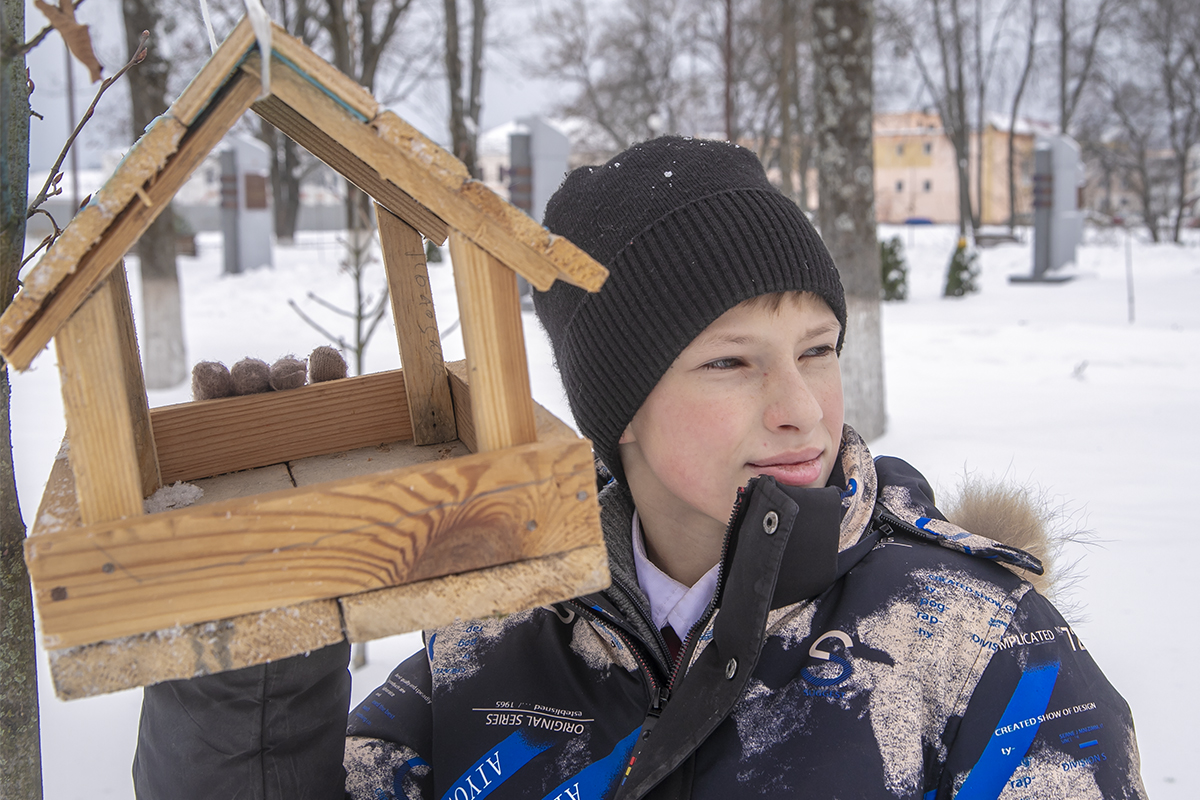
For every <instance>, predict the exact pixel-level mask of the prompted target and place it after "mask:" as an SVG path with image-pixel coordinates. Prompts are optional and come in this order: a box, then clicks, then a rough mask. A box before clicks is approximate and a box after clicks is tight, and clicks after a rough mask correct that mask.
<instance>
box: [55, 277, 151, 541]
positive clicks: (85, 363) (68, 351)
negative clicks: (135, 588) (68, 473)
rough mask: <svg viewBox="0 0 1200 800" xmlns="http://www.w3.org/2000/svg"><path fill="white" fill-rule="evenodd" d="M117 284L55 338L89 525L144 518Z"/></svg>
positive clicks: (99, 293)
mask: <svg viewBox="0 0 1200 800" xmlns="http://www.w3.org/2000/svg"><path fill="white" fill-rule="evenodd" d="M117 307H118V306H117V301H116V300H114V298H113V284H112V281H105V282H104V283H102V284H101V285H100V288H99V289H97V290H96V292H95V294H93V295H92V296H91V297H90V298H88V300H87V301H86V302H85V303H84V304H83V305H82V306H81V307H80V308H79V310H78V311H76V312H75V313H74V314H73V315H72V316H71V318H70V319H68V320H67V322H66V324H64V325H63V326H62V328H61V329H60V330H59V332H58V335H57V336H56V337H55V344H56V346H57V350H58V366H59V372H60V373H61V375H62V394H63V412H64V413H65V415H66V417H67V428H68V430H70V432H71V469H72V471H73V472H74V474H75V495H76V497H77V499H78V501H79V512H80V515H81V517H82V519H83V522H84V524H85V525H90V524H92V523H97V522H109V521H111V520H115V519H121V518H122V517H133V516H138V515H140V514H141V513H142V475H141V471H140V469H139V468H138V464H139V461H138V451H137V444H136V441H135V435H134V426H135V419H134V414H133V413H132V411H131V404H130V398H129V393H128V391H127V386H126V375H125V365H124V364H123V363H122V356H123V355H124V353H125V346H124V345H125V343H124V342H123V341H122V339H121V329H120V326H119V324H118V321H117V314H116V309H117Z"/></svg>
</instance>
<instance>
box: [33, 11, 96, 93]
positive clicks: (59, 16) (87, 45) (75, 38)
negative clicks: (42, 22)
mask: <svg viewBox="0 0 1200 800" xmlns="http://www.w3.org/2000/svg"><path fill="white" fill-rule="evenodd" d="M33 3H34V5H36V6H37V7H38V10H39V11H41V12H42V13H43V14H45V15H46V19H48V20H50V24H51V25H53V26H54V28H55V30H57V31H58V32H59V33H60V34H62V37H63V41H64V42H66V43H67V47H68V48H70V50H71V53H72V54H73V55H74V56H75V58H77V59H79V62H80V63H81V64H83V65H84V66H85V67H87V68H88V72H89V73H91V78H92V83H95V82H96V81H98V80H100V77H101V75H100V73H101V72H102V71H103V69H104V68H103V67H102V66H100V61H99V60H98V59H97V58H96V54H95V53H94V52H92V36H91V34H90V33H89V32H88V26H87V25H80V24H79V23H78V22H76V21H75V6H74V4H73V3H72V0H59V5H58V7H57V8H55V7H54V6H52V5H50V4H49V3H47V2H45V0H33Z"/></svg>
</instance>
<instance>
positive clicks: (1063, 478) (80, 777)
mask: <svg viewBox="0 0 1200 800" xmlns="http://www.w3.org/2000/svg"><path fill="white" fill-rule="evenodd" d="M892 234H898V235H900V236H901V239H902V240H903V242H904V244H905V247H906V256H907V259H908V263H909V267H910V277H909V281H910V295H909V297H910V299H909V300H908V301H907V302H904V303H893V304H888V305H886V306H885V308H884V312H883V321H884V351H885V359H886V375H887V402H888V433H887V434H886V435H884V436H883V437H882V438H880V439H878V440H876V441H874V442H872V443H871V449H872V451H873V452H875V453H876V454H891V455H899V456H902V457H904V458H906V459H907V460H909V461H910V462H912V463H913V464H915V465H916V466H917V467H919V468H920V469H921V470H922V471H924V473H925V474H926V475H927V476H928V477H929V479H930V481H931V482H932V483H933V484H934V486H935V488H937V489H938V490H939V492H943V493H953V491H954V490H955V487H956V486H957V484H958V482H959V480H960V479H961V477H962V476H963V475H964V474H977V475H984V476H992V475H995V476H1000V477H1004V478H1006V479H1009V480H1014V481H1017V482H1021V483H1028V484H1030V485H1033V486H1036V487H1040V488H1041V489H1042V490H1044V491H1045V492H1046V493H1047V496H1048V497H1049V498H1050V499H1051V500H1052V501H1054V502H1056V503H1059V504H1062V505H1064V507H1065V508H1066V509H1067V510H1068V511H1069V512H1073V513H1074V514H1075V520H1076V521H1077V522H1079V523H1082V524H1083V525H1084V526H1085V527H1086V528H1088V529H1090V530H1091V531H1093V532H1094V534H1095V536H1094V540H1093V542H1094V543H1093V544H1092V545H1090V546H1083V545H1073V546H1071V547H1070V548H1068V551H1067V553H1066V555H1065V557H1064V558H1065V559H1066V560H1071V559H1075V558H1081V563H1080V567H1079V571H1080V572H1081V573H1082V575H1083V580H1082V582H1081V583H1080V585H1079V587H1078V588H1077V590H1076V591H1075V593H1074V594H1073V596H1072V599H1073V600H1074V601H1075V602H1076V603H1078V604H1079V606H1080V608H1079V611H1078V616H1082V617H1083V621H1081V622H1079V624H1078V625H1077V626H1076V627H1077V630H1078V632H1079V633H1080V635H1081V637H1082V639H1083V641H1084V642H1085V644H1086V646H1087V647H1088V649H1089V650H1091V652H1092V654H1093V655H1094V656H1095V658H1096V660H1097V661H1098V662H1099V663H1100V665H1101V666H1102V667H1103V668H1104V670H1105V671H1106V673H1107V674H1108V676H1109V678H1110V679H1111V680H1112V682H1113V683H1114V684H1115V685H1116V687H1117V688H1118V689H1119V690H1120V691H1121V693H1122V694H1123V695H1124V696H1125V698H1126V699H1127V700H1128V701H1129V703H1130V705H1131V707H1132V708H1133V714H1134V719H1135V721H1136V723H1137V726H1138V734H1139V741H1140V744H1141V752H1142V759H1143V776H1144V779H1145V783H1146V787H1147V789H1148V790H1149V791H1150V794H1151V796H1153V797H1155V798H1194V797H1197V796H1200V779H1198V778H1197V775H1196V771H1195V770H1194V769H1190V768H1187V766H1186V764H1187V763H1189V761H1188V757H1187V756H1186V752H1187V750H1188V749H1189V746H1188V744H1187V742H1189V741H1190V740H1191V734H1188V733H1187V731H1188V730H1190V728H1191V722H1192V720H1193V719H1194V717H1195V716H1196V714H1197V712H1200V702H1198V699H1200V692H1197V690H1196V689H1195V682H1194V681H1192V680H1190V679H1189V678H1188V675H1189V673H1190V669H1191V667H1192V666H1193V665H1194V664H1195V663H1196V661H1197V658H1198V657H1200V645H1198V644H1197V641H1198V640H1197V638H1196V637H1195V636H1194V635H1192V634H1188V633H1187V631H1188V630H1194V628H1195V625H1194V624H1193V623H1192V622H1191V619H1190V612H1189V611H1188V610H1187V609H1188V608H1189V607H1190V605H1189V603H1188V600H1187V598H1188V596H1190V592H1189V590H1187V588H1186V587H1187V586H1188V585H1190V581H1191V579H1190V578H1189V575H1190V574H1191V571H1192V567H1191V558H1190V556H1189V555H1188V554H1189V552H1190V551H1188V550H1187V549H1186V545H1185V541H1184V537H1185V536H1186V535H1188V534H1189V533H1190V530H1189V528H1190V525H1191V524H1194V521H1193V520H1192V519H1191V516H1190V512H1191V506H1192V503H1193V500H1192V499H1189V498H1193V497H1194V495H1192V494H1191V492H1192V491H1194V487H1195V486H1197V485H1200V459H1198V458H1197V456H1196V453H1197V451H1200V416H1198V414H1197V404H1196V400H1195V398H1196V396H1197V394H1198V390H1200V237H1198V236H1196V235H1195V232H1193V235H1192V236H1191V238H1190V240H1189V243H1188V244H1187V245H1186V246H1183V247H1179V246H1174V245H1150V244H1148V243H1145V242H1143V241H1141V237H1139V236H1135V237H1134V239H1133V241H1132V248H1131V254H1132V263H1133V275H1134V289H1135V296H1136V322H1134V323H1132V324H1131V323H1130V322H1129V321H1128V306H1127V284H1126V273H1125V262H1126V255H1125V254H1126V251H1125V238H1124V234H1123V233H1089V237H1088V243H1087V244H1085V245H1084V246H1083V247H1081V248H1080V250H1079V258H1078V264H1077V266H1076V267H1075V268H1074V269H1072V270H1071V271H1072V272H1073V273H1074V274H1076V275H1077V279H1076V280H1074V281H1072V282H1070V283H1067V284H1062V285H1056V286H1051V285H1037V286H1030V285H1011V284H1009V283H1008V281H1007V276H1008V275H1010V274H1027V273H1028V272H1029V271H1030V248H1029V244H1028V242H1027V243H1025V244H1014V245H1002V246H999V247H996V248H994V249H990V250H984V251H982V252H981V265H982V276H981V280H980V284H981V287H982V291H981V292H980V293H978V294H976V295H972V296H970V297H967V298H963V299H958V300H945V299H942V298H941V297H940V288H941V281H942V277H943V273H944V270H945V265H946V262H947V260H948V258H949V255H950V251H951V248H952V247H953V243H954V238H955V232H954V231H953V230H951V229H948V228H944V227H922V228H913V229H885V230H883V231H882V235H884V236H889V235H892ZM200 247H201V252H200V255H199V257H198V258H181V259H180V271H181V273H182V279H183V283H184V308H185V314H186V336H187V344H188V356H189V359H190V360H191V361H193V362H194V361H198V360H212V359H215V360H221V361H224V362H225V363H226V364H232V363H233V362H234V361H237V360H238V359H240V358H242V357H243V356H246V355H253V356H257V357H259V358H263V359H266V360H268V361H271V360H274V359H275V358H277V357H279V356H281V355H284V354H287V353H296V354H297V355H300V356H303V355H306V354H307V353H308V352H309V351H310V350H311V349H312V348H313V347H314V346H316V345H318V344H326V343H327V342H326V341H325V339H324V338H323V337H322V336H321V335H320V334H318V333H317V332H315V331H314V330H312V329H311V328H309V327H308V326H307V325H306V324H305V323H304V322H302V321H301V320H300V318H299V317H298V316H297V315H296V314H294V313H293V312H292V311H291V310H290V309H289V308H288V305H287V301H288V299H289V298H291V299H295V300H296V301H297V302H299V303H300V304H301V305H302V306H304V307H305V309H306V311H307V312H308V313H309V314H310V315H312V316H317V317H319V318H320V319H321V320H322V322H323V324H325V325H326V326H327V327H332V326H338V325H339V323H340V322H342V321H341V320H338V319H337V318H336V317H333V316H332V315H330V314H329V313H328V312H323V311H322V310H321V309H320V308H318V307H317V306H315V305H314V304H313V303H312V302H311V301H308V300H306V299H305V297H306V293H307V292H308V291H310V290H312V291H315V292H318V293H319V294H321V295H322V296H323V297H325V298H327V299H330V300H331V301H333V302H337V303H348V299H349V297H350V293H351V286H350V279H349V278H348V277H347V276H345V275H343V274H340V273H339V271H338V267H337V262H338V260H339V258H340V248H339V246H338V244H337V241H336V237H334V236H330V235H325V234H322V235H319V236H308V237H305V236H301V237H300V240H299V242H298V244H297V246H296V247H293V248H288V249H286V250H279V251H278V252H277V254H276V264H277V266H276V268H275V269H274V270H271V271H262V272H256V273H252V274H249V275H244V276H239V277H222V276H221V275H220V251H221V248H220V240H219V239H218V238H210V237H207V236H202V237H201V239H200ZM130 267H131V269H130V284H131V287H132V291H133V293H134V306H135V308H138V307H140V292H139V289H140V287H139V281H138V275H137V269H136V268H135V267H136V261H135V260H133V259H131V260H130ZM373 280H374V281H376V284H375V285H376V286H378V285H379V283H378V282H379V281H380V280H381V278H380V277H379V276H378V274H376V276H374V278H373ZM431 282H432V284H433V288H434V292H435V299H436V302H437V311H438V318H439V323H440V326H441V328H442V329H443V330H445V329H447V328H449V327H451V324H452V323H453V322H454V321H455V320H456V319H457V304H456V302H455V297H454V291H453V280H452V277H451V271H450V268H449V265H448V264H447V263H443V264H441V265H437V264H433V265H431ZM525 321H526V326H525V333H526V341H527V345H528V350H529V365H530V372H531V379H532V382H533V391H534V396H535V397H536V398H537V399H538V401H539V402H541V403H542V404H543V405H545V406H547V407H548V408H550V409H551V410H552V411H554V412H555V413H556V414H558V415H559V416H560V417H561V418H563V419H569V415H568V413H567V411H566V403H565V400H564V399H563V396H562V393H561V390H560V388H559V386H558V380H557V376H556V374H555V372H554V370H553V367H552V364H551V359H550V352H549V346H548V344H547V342H546V340H545V338H544V335H543V334H542V332H541V330H540V328H539V326H538V325H537V323H536V321H535V320H534V319H533V318H532V316H531V315H529V314H526V318H525ZM332 329H333V330H335V331H337V332H340V331H341V330H343V328H340V327H332ZM394 341H395V339H394V338H393V335H392V332H391V330H390V329H386V328H384V327H383V326H381V328H380V330H379V331H378V332H377V333H376V338H375V340H374V341H373V342H372V343H371V346H370V349H369V350H368V356H367V365H366V369H367V371H371V372H373V371H378V370H383V369H391V368H394V367H397V366H399V357H398V355H397V353H396V347H395V345H394ZM850 346H853V343H851V345H850ZM445 350H446V357H447V358H448V359H456V358H461V357H462V342H461V338H460V337H459V335H458V334H457V332H456V333H454V334H452V335H450V336H448V337H447V339H446V342H445ZM188 394H189V389H188V387H187V386H186V385H185V386H181V387H179V388H177V389H173V390H168V391H161V392H152V393H151V397H150V400H151V404H152V405H163V404H167V403H176V402H183V401H185V400H187V399H188ZM12 406H13V408H12V419H13V428H14V431H13V434H14V449H15V458H16V470H17V481H18V488H19V491H20V496H21V498H22V501H23V508H24V512H25V517H26V519H27V520H28V519H31V518H32V517H33V514H34V512H35V511H36V508H37V503H38V499H39V498H40V496H41V492H42V487H43V485H44V482H45V480H46V476H47V474H48V472H49V469H50V464H51V461H52V459H53V457H54V454H55V452H56V451H57V450H58V447H59V440H60V438H61V436H62V430H63V418H62V410H61V401H60V399H59V386H58V374H57V371H56V369H55V365H54V353H53V350H52V349H51V350H50V351H49V352H47V353H44V354H42V355H41V356H40V357H39V359H38V360H37V361H35V362H34V366H33V368H32V369H31V370H30V371H29V372H27V373H24V374H20V375H14V376H13V397H12ZM417 647H419V639H418V638H417V636H416V635H409V636H404V637H395V638H393V639H388V640H383V641H381V642H374V643H371V644H370V645H369V650H368V653H369V659H370V661H369V664H368V666H367V667H365V668H364V669H362V670H360V671H358V672H357V673H356V674H355V676H354V700H355V701H356V702H357V700H358V699H359V698H361V697H362V696H364V695H365V694H366V693H367V692H368V691H369V690H370V689H371V688H373V687H374V686H376V685H377V684H379V683H380V682H382V680H383V678H384V677H385V676H386V673H387V671H388V670H389V669H390V668H391V667H392V666H393V665H394V664H395V663H397V662H398V661H399V660H401V659H402V658H404V657H406V656H407V655H408V654H409V653H411V652H413V651H414V650H415V649H416V648H417ZM44 662H45V659H44V656H43V667H44V666H45V663H44ZM40 681H41V684H40V685H41V698H42V746H43V769H44V782H45V796H46V797H47V798H48V800H68V799H69V798H83V797H87V798H109V797H111V798H131V797H132V796H133V791H132V787H131V784H130V779H129V765H130V763H131V760H132V755H133V747H134V741H135V737H136V731H137V717H138V707H139V702H140V696H141V693H140V692H139V691H127V692H121V693H118V694H115V695H109V696H106V697H98V698H91V699H87V700H77V701H73V702H70V703H63V702H60V701H58V700H57V699H55V697H54V694H53V691H52V688H51V686H50V679H49V674H48V671H46V670H45V669H43V671H42V673H41V676H40Z"/></svg>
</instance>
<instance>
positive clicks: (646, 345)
mask: <svg viewBox="0 0 1200 800" xmlns="http://www.w3.org/2000/svg"><path fill="white" fill-rule="evenodd" d="M544 224H545V226H546V227H547V228H549V229H550V230H551V231H552V232H553V233H556V234H558V235H560V236H565V237H567V238H568V239H570V240H571V241H572V242H574V243H575V244H576V245H578V246H579V247H580V248H582V249H583V250H585V251H586V252H587V253H589V254H590V255H591V256H592V257H593V258H594V259H596V260H597V261H599V262H600V263H601V264H603V265H604V266H606V267H607V268H608V269H609V272H610V275H609V278H608V280H607V281H605V283H604V286H603V287H602V288H601V289H600V291H599V292H598V293H595V294H591V293H588V292H587V291H585V290H583V289H580V288H578V287H576V286H572V285H570V284H568V283H566V282H565V281H556V282H555V283H554V285H553V286H551V287H550V289H549V290H548V291H545V292H534V298H533V301H534V306H535V308H536V309H537V314H538V318H539V319H540V320H541V322H542V325H543V326H544V327H545V328H546V332H547V333H548V334H549V336H550V340H551V343H552V344H553V347H554V358H555V361H556V362H557V364H558V369H559V372H560V373H561V375H562V380H563V385H564V387H565V388H566V392H567V399H568V400H569V401H570V404H571V413H573V414H574V415H575V421H576V422H577V423H578V425H579V428H580V430H581V431H582V432H583V434H584V435H585V436H587V437H588V438H590V439H591V440H592V443H593V445H594V446H595V449H596V453H597V454H598V455H599V456H600V458H601V459H602V460H603V461H604V463H605V465H606V466H607V467H608V468H609V471H611V472H612V474H613V475H614V476H616V478H617V479H618V480H621V481H622V482H624V480H625V476H624V471H623V470H622V468H621V459H620V456H619V451H618V448H617V442H618V440H619V439H620V438H621V434H622V432H623V431H624V430H625V428H626V426H628V425H629V422H630V421H631V420H632V419H633V415H634V414H636V413H637V410H638V409H639V408H641V405H642V403H643V402H644V401H645V399H646V396H647V395H649V394H650V390H651V389H653V388H654V386H655V384H657V383H658V380H659V378H661V377H662V375H663V373H665V372H666V371H667V369H668V368H669V367H670V366H671V364H672V362H674V360H675V358H676V357H677V356H678V355H679V354H680V353H681V352H682V351H683V349H684V348H685V347H687V346H688V344H690V343H691V341H692V340H693V339H695V338H696V336H697V335H699V334H700V332H701V331H703V330H704V329H705V328H706V327H708V325H709V324H710V323H711V322H712V321H713V320H715V319H716V318H717V317H719V316H721V315H722V314H724V313H725V312H726V311H728V310H729V309H730V308H733V307H734V306H736V305H737V304H738V303H741V302H742V301H744V300H748V299H750V298H752V297H757V296H758V295H762V294H770V293H774V292H785V291H791V290H798V291H805V292H812V293H813V294H815V295H817V296H818V297H820V298H821V299H823V300H824V301H825V302H826V303H828V304H829V308H830V309H831V310H832V311H833V313H834V316H836V317H837V319H838V322H840V323H841V326H842V335H843V336H844V334H845V330H846V300H845V296H844V294H843V292H842V283H841V279H840V278H839V277H838V272H837V268H836V267H835V266H834V264H833V260H832V259H831V258H830V256H829V251H828V250H826V249H825V244H824V243H823V242H822V241H821V239H820V237H819V236H818V235H817V232H816V231H815V230H814V229H813V227H812V224H811V223H809V221H808V218H807V217H805V216H804V213H803V212H801V211H800V209H799V208H798V207H797V206H796V204H795V203H794V202H792V201H791V200H789V199H788V198H786V197H784V196H783V194H781V193H780V192H779V191H778V190H777V189H776V188H775V187H774V186H772V185H771V183H770V182H769V181H768V180H767V176H766V173H765V172H764V171H763V167H762V164H761V163H760V162H759V160H758V158H757V157H756V156H755V155H754V154H753V153H752V152H750V151H749V150H746V149H744V148H741V147H738V146H737V145H733V144H730V143H728V142H715V141H706V140H702V139H690V138H682V137H678V136H666V137H662V138H659V139H654V140H652V141H649V142H644V143H642V144H639V145H635V146H633V147H631V148H630V149H629V150H626V151H625V152H624V153H621V154H620V155H619V156H616V157H615V158H613V159H612V160H611V161H609V162H608V163H607V164H604V165H603V166H599V167H581V168H579V169H577V170H575V171H573V172H572V173H571V174H570V175H568V176H567V178H566V180H565V181H564V182H563V184H562V186H561V187H559V189H558V191H557V192H555V193H554V195H553V196H552V197H551V198H550V200H549V202H548V203H547V204H546V214H545V220H544ZM838 348H839V350H840V349H841V336H839V338H838Z"/></svg>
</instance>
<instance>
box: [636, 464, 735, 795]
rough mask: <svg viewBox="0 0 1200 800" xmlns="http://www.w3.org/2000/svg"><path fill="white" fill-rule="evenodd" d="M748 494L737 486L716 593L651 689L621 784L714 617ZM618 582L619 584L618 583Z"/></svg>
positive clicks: (720, 561)
mask: <svg viewBox="0 0 1200 800" xmlns="http://www.w3.org/2000/svg"><path fill="white" fill-rule="evenodd" d="M745 495H746V491H745V489H744V488H741V489H738V494H737V500H736V501H734V504H733V511H732V513H731V514H730V515H729V524H728V525H726V526H725V540H724V541H723V542H722V543H721V558H720V560H719V561H718V562H717V585H716V587H714V589H713V596H712V598H711V599H710V600H709V601H708V607H707V608H705V609H704V613H703V614H702V615H701V616H700V619H698V620H696V623H695V624H694V625H692V627H691V629H690V630H689V631H688V634H687V638H686V639H684V641H683V643H682V644H680V646H679V658H678V659H676V660H675V663H674V664H672V666H671V674H670V677H669V679H668V681H667V685H666V686H664V687H662V688H661V689H659V690H658V691H657V692H655V691H651V698H652V700H651V704H650V708H649V709H648V710H647V712H646V721H645V722H644V723H642V733H641V735H640V736H639V737H638V741H637V744H636V745H635V746H634V748H633V752H632V753H630V754H629V761H628V762H627V763H626V764H625V772H624V774H622V775H621V783H620V785H621V786H624V785H625V781H626V780H627V779H628V778H629V773H630V772H632V771H633V765H634V764H635V763H637V760H638V756H640V755H641V753H642V749H643V748H644V747H645V745H646V741H647V740H648V739H649V738H650V734H651V732H652V731H653V730H654V726H655V725H656V724H658V720H659V718H660V717H661V716H662V713H663V711H665V710H666V705H667V701H668V700H670V699H671V690H672V689H673V688H674V686H675V680H676V678H677V677H678V676H679V674H680V671H681V670H682V669H683V665H684V663H686V662H687V661H689V660H690V656H691V648H692V647H693V646H694V641H695V638H696V636H697V632H698V631H703V630H704V628H705V627H706V626H707V625H708V621H709V620H710V619H712V615H713V614H714V613H715V612H716V609H717V598H718V597H720V596H721V589H722V588H723V587H724V584H725V557H726V556H727V555H728V554H729V542H730V540H731V539H732V538H733V530H734V525H735V523H736V522H737V520H738V517H739V516H741V512H742V504H743V502H744V500H745ZM617 585H619V586H620V584H619V583H618V584H617ZM621 589H622V590H623V591H625V592H626V594H631V593H630V592H629V590H628V589H626V588H625V587H624V586H621ZM631 599H633V602H634V606H635V607H637V608H638V610H639V611H641V612H642V613H643V614H645V610H644V609H643V608H642V607H641V603H639V602H638V601H637V598H636V597H632V598H631ZM645 615H646V618H647V619H649V615H648V614H645ZM650 627H651V628H653V627H654V622H653V620H651V622H650ZM655 633H656V635H657V636H658V638H659V639H662V634H661V633H658V632H657V631H655ZM622 638H624V637H622ZM662 644H663V650H664V651H666V652H670V651H669V650H668V649H667V647H666V641H663V642H662ZM639 661H640V660H639ZM646 675H647V677H648V678H649V679H650V682H651V687H652V688H653V687H654V686H655V685H656V684H655V681H654V678H653V676H652V675H651V674H650V672H649V670H648V669H647V670H646Z"/></svg>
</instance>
